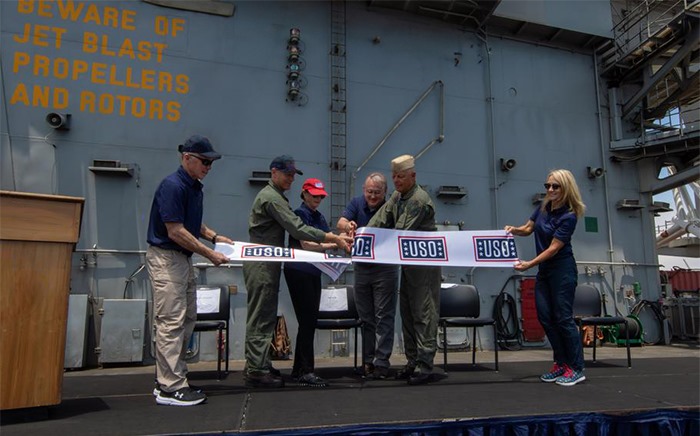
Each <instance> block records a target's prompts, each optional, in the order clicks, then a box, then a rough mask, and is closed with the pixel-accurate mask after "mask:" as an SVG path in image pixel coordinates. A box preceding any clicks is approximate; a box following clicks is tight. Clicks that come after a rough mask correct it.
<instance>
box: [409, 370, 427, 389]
mask: <svg viewBox="0 0 700 436" xmlns="http://www.w3.org/2000/svg"><path fill="white" fill-rule="evenodd" d="M432 380H433V374H432V373H427V374H426V373H424V372H419V373H417V374H415V375H413V376H411V377H410V378H409V379H408V384H409V385H412V386H417V385H424V384H426V383H430V382H431V381H432Z"/></svg>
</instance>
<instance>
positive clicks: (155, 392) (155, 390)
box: [153, 382, 202, 397]
mask: <svg viewBox="0 0 700 436" xmlns="http://www.w3.org/2000/svg"><path fill="white" fill-rule="evenodd" d="M190 389H192V390H193V391H195V392H196V393H198V394H201V393H202V388H200V387H199V386H195V385H190ZM161 390H162V389H161V387H160V383H158V382H156V386H155V387H154V388H153V396H154V397H157V396H158V395H160V391H161Z"/></svg>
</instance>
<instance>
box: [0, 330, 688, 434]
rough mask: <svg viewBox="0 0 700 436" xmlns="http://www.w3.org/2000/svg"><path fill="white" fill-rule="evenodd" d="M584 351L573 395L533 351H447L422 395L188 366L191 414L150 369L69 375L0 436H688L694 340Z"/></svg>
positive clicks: (284, 366)
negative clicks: (274, 385)
mask: <svg viewBox="0 0 700 436" xmlns="http://www.w3.org/2000/svg"><path fill="white" fill-rule="evenodd" d="M584 351H585V357H586V364H587V368H586V377H587V380H586V381H585V382H583V383H581V384H579V385H576V386H573V387H562V386H557V385H556V384H554V383H542V382H540V380H539V378H538V377H539V375H540V374H541V373H542V372H543V371H545V370H547V369H548V368H549V366H550V365H551V362H550V359H551V351H550V350H548V349H539V348H526V349H523V350H520V351H501V352H499V358H500V359H499V360H500V370H499V371H498V372H496V371H494V370H493V354H492V353H491V352H478V353H477V365H476V366H472V365H471V354H470V353H464V352H457V353H450V354H449V361H448V363H449V366H448V373H447V374H445V373H444V372H443V371H442V355H441V354H439V353H438V355H437V356H436V363H437V365H436V380H435V381H434V382H433V383H430V384H428V385H423V386H409V385H407V384H406V383H405V382H402V381H398V380H394V379H393V378H391V379H387V380H383V381H365V380H363V379H362V378H361V377H359V376H357V375H355V374H354V373H353V369H352V358H333V359H319V361H318V362H317V374H319V375H320V376H322V377H324V378H326V379H328V380H329V382H330V383H331V385H330V386H329V387H326V388H308V387H301V386H298V385H296V384H295V383H294V382H293V381H292V379H291V377H290V376H289V372H290V366H291V362H290V361H275V366H276V367H277V368H279V369H280V370H282V372H283V375H284V377H285V381H286V383H287V385H286V386H285V387H284V388H282V389H276V390H261V389H257V390H253V389H247V388H246V387H245V386H244V382H243V377H242V373H241V370H242V366H243V362H240V361H231V368H232V371H231V372H230V373H229V374H228V375H227V376H226V377H225V378H224V379H223V380H221V381H217V380H216V365H215V363H213V362H203V363H195V364H191V365H190V381H191V383H193V384H196V385H197V386H200V387H202V388H203V389H204V390H205V392H206V393H207V395H208V396H209V398H208V400H207V402H206V403H204V404H202V405H199V406H193V407H173V406H158V405H157V404H156V402H155V399H154V397H153V396H152V393H151V390H152V389H153V366H152V365H151V366H130V367H111V368H98V369H89V370H79V371H69V372H66V373H65V377H64V383H63V391H62V392H63V396H62V398H63V400H62V402H61V404H59V405H56V406H52V407H46V408H36V409H23V410H9V411H3V412H2V414H1V418H2V423H1V424H2V426H1V428H0V433H1V434H2V435H3V436H11V435H50V434H55V435H72V436H78V435H154V434H157V435H160V434H239V433H251V434H255V433H258V434H269V433H275V434H328V433H333V434H376V433H384V434H463V433H464V434H488V432H483V431H482V432H481V433H479V432H471V433H469V432H467V431H466V430H463V429H465V428H469V426H470V425H472V426H474V425H476V424H479V423H484V424H485V425H482V426H481V427H480V428H482V429H483V428H487V427H488V424H489V423H491V425H492V429H493V424H494V423H498V422H503V423H509V422H510V423H513V422H515V423H517V422H522V423H533V422H537V421H538V420H544V421H546V420H550V419H565V420H566V419H569V420H571V421H572V422H574V424H575V422H576V421H577V420H584V418H585V417H588V418H585V419H593V420H597V419H601V417H602V419H606V418H605V417H618V418H619V417H623V419H624V417H630V416H632V417H634V416H637V415H639V414H641V416H648V415H649V414H650V413H652V412H654V411H661V412H662V415H664V419H665V418H666V417H667V415H665V414H666V413H667V412H668V413H670V414H671V415H673V416H680V419H681V421H683V422H682V423H681V425H680V427H678V425H676V428H678V430H673V428H672V429H671V430H670V432H669V433H666V434H675V432H676V431H677V432H681V434H690V433H688V432H691V431H692V432H693V433H694V434H698V433H697V429H698V422H700V419H699V416H700V349H699V348H698V343H697V342H692V343H679V344H672V345H668V346H644V347H635V348H633V349H632V368H631V369H629V368H627V363H626V358H625V357H626V356H625V348H624V347H620V348H618V347H615V346H610V345H608V346H606V347H603V348H602V349H601V348H599V349H598V356H597V357H598V362H597V363H592V362H591V357H592V356H591V352H592V350H591V349H590V348H587V349H585V350H584ZM392 363H394V366H393V367H392V369H394V370H396V369H398V368H399V367H400V366H401V365H403V363H404V361H403V356H401V355H399V356H396V357H394V358H393V362H392ZM674 414H675V415H674ZM678 414H680V415H678ZM591 417H595V418H591ZM652 419H653V417H652ZM574 424H572V425H574ZM672 424H673V423H672ZM676 424H677V423H676ZM528 425H530V427H529V428H530V429H532V428H535V427H532V425H531V424H528ZM672 427H673V426H672ZM504 428H505V427H504ZM543 428H544V427H543ZM586 432H588V431H586ZM511 433H512V432H503V433H500V434H511ZM536 433H538V431H536V430H535V431H533V430H531V431H530V434H536ZM490 434H499V433H498V432H494V431H491V432H490ZM591 434H595V433H591ZM633 434H634V433H633ZM652 434H653V433H652Z"/></svg>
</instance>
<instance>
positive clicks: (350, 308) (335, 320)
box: [316, 285, 362, 371]
mask: <svg viewBox="0 0 700 436" xmlns="http://www.w3.org/2000/svg"><path fill="white" fill-rule="evenodd" d="M328 289H345V298H347V308H346V309H341V310H323V307H321V309H320V310H319V312H318V320H317V321H316V329H318V330H350V329H355V361H354V366H353V369H354V370H355V371H357V331H358V330H359V328H360V327H361V326H362V321H361V320H360V315H358V313H357V307H356V306H355V288H354V287H353V286H352V285H336V286H330V287H329V288H328ZM324 291H325V289H324V290H323V291H322V292H324ZM321 301H323V295H322V297H321Z"/></svg>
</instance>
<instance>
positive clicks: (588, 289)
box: [574, 284, 632, 368]
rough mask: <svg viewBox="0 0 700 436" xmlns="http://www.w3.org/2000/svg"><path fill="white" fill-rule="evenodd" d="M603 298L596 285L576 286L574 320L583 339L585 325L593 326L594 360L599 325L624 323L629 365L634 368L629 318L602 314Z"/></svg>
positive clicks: (594, 359)
mask: <svg viewBox="0 0 700 436" xmlns="http://www.w3.org/2000/svg"><path fill="white" fill-rule="evenodd" d="M602 307H603V299H602V296H601V295H600V292H599V291H598V289H596V288H595V287H593V286H591V285H588V284H582V285H578V286H577V287H576V295H575V296H574V320H575V321H576V324H578V326H579V330H580V331H581V341H583V337H584V334H585V332H584V331H583V327H584V326H587V325H592V326H593V362H595V361H596V358H595V350H596V342H597V341H596V335H597V333H598V326H614V325H620V326H622V325H624V330H625V337H626V339H627V341H626V344H627V367H628V368H632V355H631V353H630V333H629V332H630V326H629V319H628V318H625V317H623V316H603V314H602Z"/></svg>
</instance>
